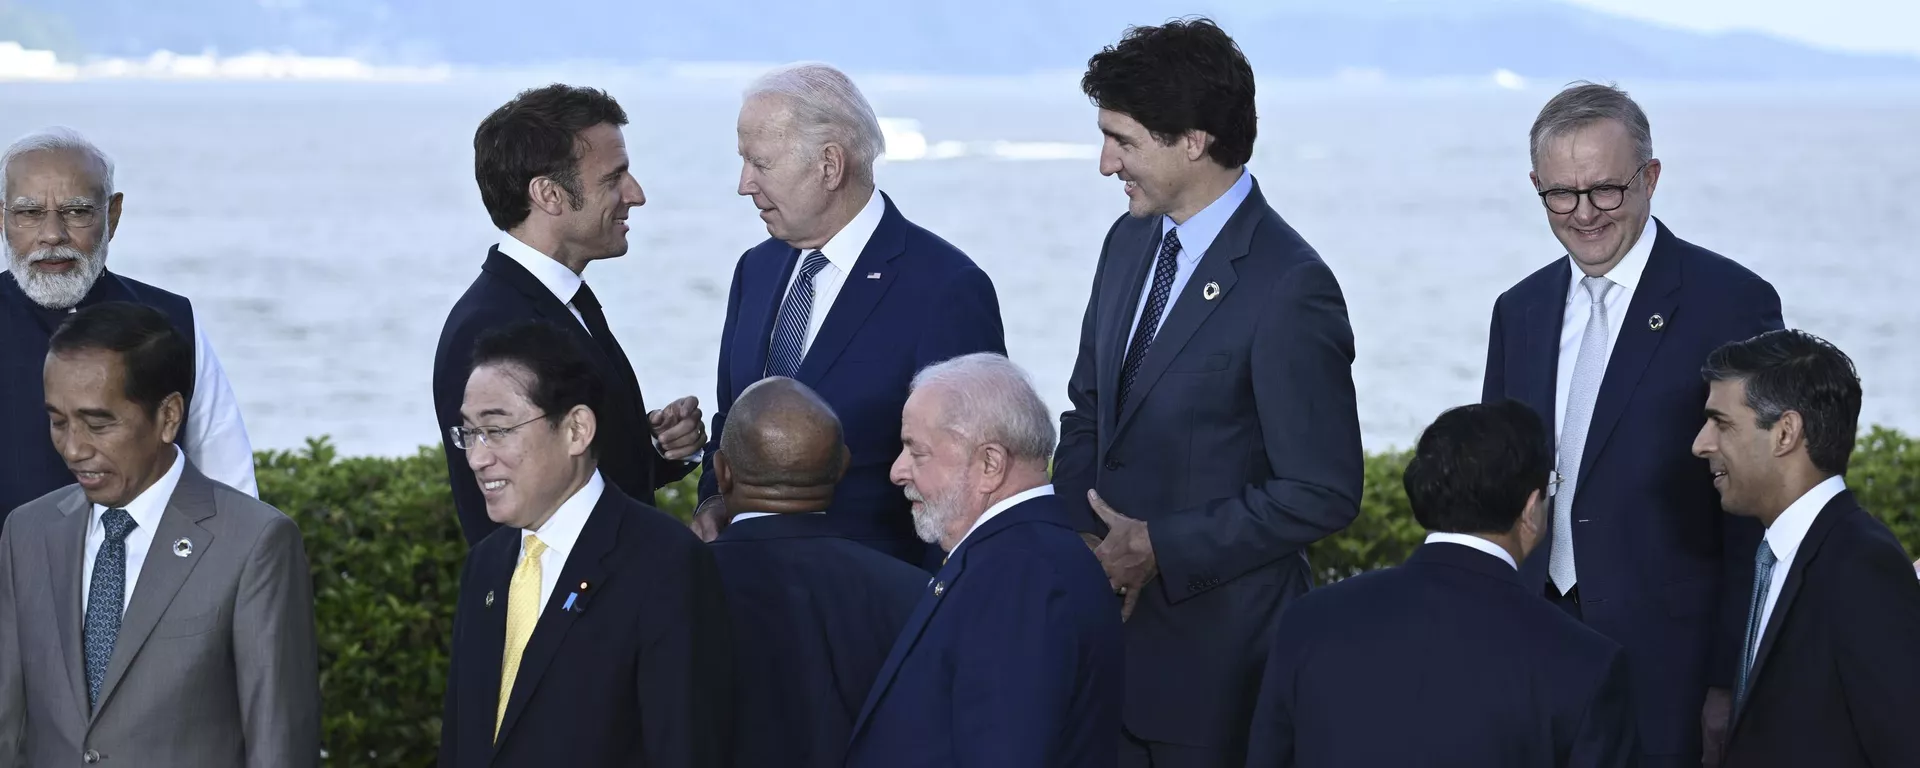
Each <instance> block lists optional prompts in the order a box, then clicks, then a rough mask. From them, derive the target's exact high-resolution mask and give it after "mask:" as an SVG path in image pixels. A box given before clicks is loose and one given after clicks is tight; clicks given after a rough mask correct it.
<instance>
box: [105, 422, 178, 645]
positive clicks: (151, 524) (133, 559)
mask: <svg viewBox="0 0 1920 768" xmlns="http://www.w3.org/2000/svg"><path fill="white" fill-rule="evenodd" d="M186 466H187V462H186V459H185V455H184V454H182V453H181V451H180V449H179V448H178V447H175V448H174V449H173V466H172V467H169V468H168V469H167V473H166V474H164V475H161V476H160V479H159V480H155V481H154V483H153V485H150V486H147V489H146V490H145V491H141V492H140V495H139V496H135V497H134V498H133V501H130V502H128V503H127V506H126V507H124V509H126V510H127V515H128V516H130V517H132V518H133V523H134V526H133V531H132V532H131V533H128V534H127V541H126V544H127V590H126V591H125V592H123V593H121V595H120V611H121V612H122V613H124V612H126V610H127V605H128V603H130V602H132V601H133V586H134V583H135V582H138V581H139V580H140V569H141V568H142V567H144V566H145V565H146V564H147V549H148V548H150V547H152V546H153V532H154V531H156V530H159V528H160V518H161V517H162V516H163V515H165V514H166V512H167V502H168V501H171V500H173V489H175V488H178V487H180V473H181V472H183V471H185V468H186ZM106 514H107V508H106V507H103V506H101V505H99V504H95V505H93V519H92V520H91V521H90V522H88V523H87V557H86V561H85V562H84V563H82V564H81V566H80V615H82V616H85V615H87V599H88V596H90V595H91V594H92V591H93V561H94V559H95V557H96V556H98V555H99V554H100V545H102V544H105V543H107V523H106V521H105V520H104V519H103V516H104V515H106ZM168 546H169V547H171V546H172V542H168Z"/></svg>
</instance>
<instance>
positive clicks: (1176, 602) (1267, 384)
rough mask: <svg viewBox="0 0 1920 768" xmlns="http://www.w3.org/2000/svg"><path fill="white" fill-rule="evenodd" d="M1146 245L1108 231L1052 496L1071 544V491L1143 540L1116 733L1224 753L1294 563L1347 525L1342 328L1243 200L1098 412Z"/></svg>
mask: <svg viewBox="0 0 1920 768" xmlns="http://www.w3.org/2000/svg"><path fill="white" fill-rule="evenodd" d="M1159 244H1160V219H1159V218H1158V217H1154V218H1148V219H1134V218H1130V217H1124V216H1123V217H1121V219H1120V220H1119V221H1117V222H1115V223H1114V225H1113V229H1112V230H1111V231H1110V232H1108V233H1107V242H1106V246H1105V247H1104V248H1103V249H1102V250H1101V253H1100V265H1099V267H1098V268H1097V270H1096V271H1095V273H1094V279H1093V294H1092V297H1091V298H1090V299H1089V300H1088V301H1087V312H1086V318H1085V319H1084V321H1083V322H1082V325H1081V333H1080V356H1079V360H1078V361H1077V362H1076V363H1075V364H1074V368H1073V377H1072V379H1071V381H1070V382H1069V384H1068V390H1067V393H1068V395H1069V396H1070V397H1071V399H1072V402H1073V408H1072V410H1069V411H1067V412H1066V413H1065V414H1063V415H1061V417H1060V449H1059V451H1058V455H1057V458H1056V460H1055V461H1056V463H1055V465H1054V487H1055V488H1057V489H1058V490H1059V493H1060V498H1061V501H1062V503H1063V504H1065V505H1066V507H1067V509H1068V510H1069V514H1071V515H1072V516H1073V519H1074V520H1075V525H1077V526H1078V527H1079V528H1080V529H1081V530H1085V531H1093V532H1096V533H1102V534H1104V533H1105V528H1104V526H1103V525H1101V524H1100V523H1099V522H1098V520H1097V519H1096V518H1095V517H1094V516H1093V514H1092V512H1091V510H1090V509H1089V507H1088V505H1087V499H1086V493H1087V489H1088V488H1098V489H1099V491H1100V495H1101V497H1102V498H1105V499H1106V500H1107V501H1108V502H1110V503H1111V504H1113V505H1114V508H1115V509H1117V510H1118V511H1119V512H1121V513H1122V514H1125V515H1128V516H1130V517H1134V518H1138V519H1141V520H1146V521H1147V522H1148V523H1149V524H1150V527H1149V532H1150V533H1149V535H1150V536H1151V537H1152V539H1153V549H1154V553H1155V555H1156V556H1157V557H1158V559H1159V566H1160V578H1158V579H1155V580H1154V581H1152V582H1149V583H1148V584H1147V586H1146V588H1145V589H1144V590H1143V591H1142V592H1141V595H1140V598H1139V603H1138V605H1137V606H1136V607H1135V608H1134V614H1133V617H1132V618H1131V619H1130V620H1129V621H1128V622H1127V624H1126V633H1127V694H1126V712H1125V718H1126V726H1127V728H1128V729H1129V730H1130V731H1132V732H1133V733H1134V734H1135V735H1137V736H1139V737H1141V738H1144V739H1148V740H1152V741H1164V742H1173V743H1179V744H1187V745H1196V746H1204V747H1211V748H1215V749H1219V750H1223V751H1225V752H1226V753H1228V754H1229V755H1238V754H1240V753H1241V752H1242V751H1243V750H1244V748H1245V744H1246V737H1247V730H1246V729H1247V722H1248V719H1249V718H1250V717H1251V716H1252V714H1253V705H1254V699H1255V696H1256V695H1257V694H1258V692H1259V681H1260V670H1261V667H1262V665H1263V664H1264V663H1265V659H1266V654H1267V648H1268V647H1269V646H1270V645H1271V644H1272V637H1273V635H1272V630H1273V622H1274V619H1275V616H1276V615H1277V614H1278V612H1279V610H1280V606H1281V604H1282V603H1283V602H1284V601H1286V600H1287V599H1289V598H1291V597H1294V596H1297V595H1300V594H1302V593H1304V592H1306V590H1307V587H1308V585H1309V584H1310V583H1311V575H1310V573H1309V570H1308V566H1307V560H1306V555H1305V550H1306V548H1307V545H1308V544H1311V543H1313V542H1315V541H1318V540H1320V539H1322V538H1325V537H1327V536H1329V535H1331V534H1333V533H1335V532H1338V531H1339V530H1341V529H1342V528H1345V527H1346V526H1347V524H1348V523H1349V522H1352V521H1353V518H1354V516H1356V515H1358V514H1359V503H1360V482H1361V452H1360V422H1359V417H1358V416H1357V415H1356V411H1355V406H1354V391H1353V377H1352V374H1351V365H1352V363H1353V355H1354V350H1353V330H1352V328H1351V327H1350V326H1349V325H1348V323H1347V309H1346V302H1345V300H1344V299H1343V298H1342V296H1341V294H1340V286H1339V285H1338V283H1336V282H1335V281H1334V277H1333V272H1332V271H1331V270H1329V269H1328V268H1327V265H1326V263H1325V262H1323V261H1321V260H1320V257H1319V255H1318V254H1316V253H1315V252H1314V250H1313V248H1312V247H1310V246H1308V245H1307V243H1306V242H1305V241H1304V240H1301V239H1300V235H1299V234H1298V233H1296V232H1294V231H1293V229H1292V228H1291V227H1289V226H1287V223H1286V222H1284V221H1282V220H1281V219H1280V215H1279V214H1277V213H1274V211H1273V209H1272V208H1271V207H1269V206H1268V205H1267V201H1266V198H1265V197H1263V196H1262V195H1261V194H1260V186H1259V184H1258V183H1255V184H1254V187H1253V191H1252V193H1251V194H1250V195H1249V196H1248V197H1247V199H1246V201H1245V202H1243V203H1242V204H1241V205H1240V208H1239V210H1237V211H1235V212H1234V213H1233V216H1232V217H1231V218H1230V219H1228V221H1227V224H1226V227H1225V228H1224V229H1222V230H1221V232H1220V235H1219V237H1217V238H1216V239H1215V240H1214V241H1213V245H1212V246H1211V247H1210V248H1208V249H1207V253H1206V255H1205V256H1203V257H1202V258H1201V260H1200V263H1199V265H1198V267H1197V268H1196V270H1195V271H1194V273H1193V277H1192V279H1191V280H1190V281H1189V282H1188V283H1187V287H1186V289H1185V291H1184V293H1183V294H1182V295H1181V296H1178V297H1176V298H1175V299H1174V302H1173V304H1172V307H1171V308H1170V309H1169V310H1168V314H1167V317H1166V320H1165V321H1164V323H1163V324H1162V325H1161V327H1160V331H1159V333H1158V335H1157V336H1156V337H1155V339H1154V342H1153V346H1152V347H1151V348H1150V350H1149V351H1148V353H1147V355H1146V357H1145V359H1144V362H1143V363H1142V365H1141V368H1140V372H1139V374H1138V376H1137V378H1136V379H1135V381H1134V386H1133V391H1132V392H1131V393H1130V394H1129V401H1128V403H1127V404H1126V407H1125V408H1124V409H1122V410H1119V412H1118V413H1116V412H1115V411H1116V404H1115V402H1114V398H1115V390H1116V389H1117V388H1118V386H1119V382H1120V368H1121V361H1122V359H1123V358H1124V357H1125V356H1126V349H1127V343H1128V340H1129V335H1130V334H1131V333H1132V330H1133V319H1134V318H1133V316H1134V312H1135V310H1136V308H1137V307H1138V305H1139V301H1140V292H1141V290H1142V286H1144V285H1145V281H1146V279H1147V275H1148V273H1149V272H1150V271H1151V269H1152V265H1153V257H1154V254H1155V253H1156V251H1157V250H1158V249H1159ZM1209 283H1217V284H1218V285H1219V290H1220V293H1219V296H1218V297H1217V298H1215V299H1214V300H1212V301H1208V300H1206V299H1205V298H1204V296H1203V291H1204V290H1205V286H1207V285H1208V284H1209ZM1230 759H1231V758H1230Z"/></svg>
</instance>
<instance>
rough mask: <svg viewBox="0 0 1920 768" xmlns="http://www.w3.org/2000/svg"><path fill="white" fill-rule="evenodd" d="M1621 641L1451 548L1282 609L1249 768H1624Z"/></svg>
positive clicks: (1628, 727) (1489, 561)
mask: <svg viewBox="0 0 1920 768" xmlns="http://www.w3.org/2000/svg"><path fill="white" fill-rule="evenodd" d="M1638 752H1639V750H1638V748H1637V745H1636V744H1635V741H1634V722H1633V713H1632V710H1631V702H1630V694H1629V692H1628V685H1627V659H1626V654H1625V652H1623V651H1622V650H1621V648H1620V645H1619V644H1618V643H1615V642H1613V641H1612V640H1608V639H1607V638H1605V637H1603V636H1601V635H1600V633H1598V632H1595V631H1593V630H1591V629H1588V628H1587V627H1585V626H1582V625H1581V624H1580V622H1578V621H1576V620H1574V619H1573V618H1572V617H1571V616H1568V615H1567V614H1566V612H1565V611H1562V610H1560V609H1558V608H1555V607H1554V606H1553V605H1552V604H1550V603H1548V602H1547V601H1545V600H1542V599H1540V597H1539V595H1537V594H1535V593H1533V592H1530V591H1528V590H1527V589H1525V588H1524V587H1522V586H1521V584H1520V578H1519V575H1518V574H1517V573H1515V572H1514V569H1513V566H1510V565H1507V563H1506V561H1504V560H1501V559H1499V558H1497V557H1494V556H1493V555H1490V554H1487V553H1485V552H1479V551H1476V550H1474V549H1472V548H1470V547H1466V546H1463V545H1460V544H1453V543H1435V544H1427V545H1423V546H1421V547H1420V548H1419V549H1417V550H1414V553H1413V556H1412V557H1410V558H1408V559H1407V562H1406V564H1405V565H1402V566H1400V567H1398V568H1388V569H1386V570H1382V571H1374V572H1371V573H1365V574H1361V575H1359V576H1355V577H1353V578H1350V579H1347V580H1345V581H1342V582H1340V583H1338V584H1333V585H1330V586H1327V587H1324V588H1322V589H1318V590H1315V591H1314V592H1313V593H1311V594H1309V595H1307V596H1305V597H1302V598H1301V599H1299V600H1296V601H1294V602H1293V604H1292V605H1290V606H1288V608H1287V610H1286V612H1284V613H1282V614H1281V617H1280V626H1279V629H1278V630H1277V638H1276V640H1275V644H1274V649H1273V653H1272V655H1270V656H1269V657H1268V659H1267V670H1266V679H1265V681H1264V682H1263V684H1262V686H1261V692H1260V707H1259V709H1258V710H1257V711H1256V714H1255V716H1254V725H1253V738H1252V742H1251V752H1250V754H1249V757H1248V760H1247V768H1281V767H1282V766H1284V767H1286V768H1293V766H1301V767H1302V768H1333V767H1334V766H1352V767H1353V768H1370V767H1371V766H1391V765H1420V766H1434V767H1435V768H1438V767H1440V766H1459V767H1460V768H1503V767H1508V766H1510V767H1511V768H1542V767H1544V766H1582V767H1588V766H1596V767H1597V766H1627V765H1632V764H1634V761H1635V760H1636V759H1637V758H1638V756H1639V754H1638Z"/></svg>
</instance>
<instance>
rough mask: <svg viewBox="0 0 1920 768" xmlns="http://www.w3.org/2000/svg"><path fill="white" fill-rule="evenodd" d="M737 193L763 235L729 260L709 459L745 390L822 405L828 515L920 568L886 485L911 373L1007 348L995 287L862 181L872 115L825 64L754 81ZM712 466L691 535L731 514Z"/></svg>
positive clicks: (901, 503) (919, 549)
mask: <svg viewBox="0 0 1920 768" xmlns="http://www.w3.org/2000/svg"><path fill="white" fill-rule="evenodd" d="M738 128H739V140H740V146H739V150H740V158H741V171H740V188H739V190H738V191H739V193H740V194H741V195H744V196H748V197H751V198H752V199H753V204H754V207H755V208H758V209H759V211H760V219H761V221H763V222H765V224H766V227H767V233H768V234H769V235H771V237H770V238H768V239H767V240H766V242H763V243H761V244H759V245H757V246H754V247H753V248H752V249H750V250H748V251H747V252H746V253H745V254H744V255H742V256H741V257H740V261H739V263H738V265H737V266H736V267H735V268H734V273H733V289H732V291H731V293H729V294H728V298H727V320H726V326H725V329H724V330H723V332H722V334H721V337H720V361H719V384H718V387H717V389H718V393H717V394H718V402H719V405H718V407H717V408H715V410H714V416H713V430H712V439H711V441H710V442H709V443H708V444H707V456H708V457H709V459H708V460H709V461H711V457H712V456H713V454H714V452H715V451H716V450H718V448H719V445H720V437H721V435H722V433H723V432H724V431H725V428H726V421H727V409H728V408H729V407H731V406H732V404H733V401H734V400H735V398H738V397H739V396H740V393H741V392H743V391H745V390H746V388H747V387H748V386H751V385H752V384H753V383H754V382H756V381H759V380H761V379H762V378H765V377H768V376H788V377H791V378H793V379H796V380H798V381H799V382H800V383H802V384H805V385H807V386H808V387H809V388H811V389H813V390H814V391H815V392H817V393H819V395H820V396H821V397H822V398H823V399H825V400H826V401H827V404H828V405H830V406H832V408H833V411H834V412H835V413H836V414H839V416H840V419H841V422H842V424H843V425H844V426H845V428H846V441H847V447H848V448H849V449H851V450H852V452H853V461H852V463H851V464H850V465H849V466H848V469H847V474H846V478H845V479H844V480H842V481H841V482H840V485H839V486H838V488H837V490H836V491H835V494H834V502H833V506H832V507H830V508H829V509H828V510H827V516H828V517H829V518H831V519H833V520H834V521H835V523H836V524H837V525H838V527H839V528H840V529H841V532H842V533H843V534H845V535H846V536H848V537H849V538H853V539H855V540H857V541H860V542H862V543H864V544H867V545H868V546H872V547H874V548H876V549H879V550H881V551H883V552H887V553H889V554H891V555H894V556H895V557H899V558H900V559H902V560H905V561H907V562H910V563H913V564H915V565H920V566H923V567H926V568H929V569H932V568H933V567H936V561H937V559H938V553H936V552H933V551H932V550H931V549H930V548H928V547H927V546H926V545H925V544H923V543H921V542H920V541H919V540H918V539H916V538H914V536H913V526H912V523H911V521H910V519H909V517H908V514H907V503H906V500H905V499H904V498H902V497H901V496H900V492H899V490H897V489H895V488H893V487H892V485H891V484H890V483H889V482H888V481H887V464H888V462H890V461H892V459H893V457H894V456H895V455H896V454H898V453H899V452H900V435H899V432H900V409H901V407H902V405H904V404H905V402H906V399H907V385H908V383H909V381H910V379H912V377H913V375H914V372H915V371H918V370H920V369H921V368H924V367H926V366H927V365H928V364H931V363H934V362H937V361H940V360H945V359H947V358H951V357H954V356H957V355H963V354H967V353H970V352H997V353H1003V354H1004V353H1005V352H1006V340H1005V334H1004V332H1003V330H1002V327H1001V323H1000V304H999V299H998V298H997V297H996V296H995V294H994V289H993V281H992V280H990V279H988V277H987V275H986V273H985V272H982V271H981V270H980V268H979V267H977V266H975V265H974V263H973V261H972V260H971V259H969V258H967V256H966V254H964V253H961V252H960V250H959V249H957V248H955V247H953V246H952V245H949V244H948V243H947V242H946V241H945V240H942V239H940V238H939V237H938V236H936V235H934V234H933V233H932V232H928V231H927V230H925V229H922V228H920V227H919V226H916V225H915V224H913V223H912V222H910V221H908V220H907V219H906V217H905V216H902V215H901V213H900V211H899V209H897V208H895V207H894V204H893V200H892V199H891V198H889V197H888V196H887V195H886V194H885V193H882V192H879V191H878V190H877V189H876V188H875V185H874V161H875V160H876V159H877V158H878V157H879V156H880V154H881V153H882V152H884V151H885V148H886V147H885V144H886V142H885V140H884V138H883V137H882V135H881V133H880V122H879V120H878V119H877V118H875V117H874V113H873V108H872V107H871V106H869V105H868V104H867V100H866V97H865V96H862V95H861V93H860V89H859V88H857V87H855V86H854V84H853V82H852V81H851V80H849V79H848V78H847V76H846V75H845V74H842V73H841V72H840V71H839V70H836V69H834V68H833V67H830V66H827V65H824V64H810V63H803V64H795V65H789V66H786V67H782V68H779V69H776V70H774V71H772V72H769V73H767V74H766V75H764V76H762V77H760V78H759V79H758V80H756V81H755V82H754V83H753V84H752V85H751V86H749V87H748V88H747V90H746V94H745V97H744V104H743V105H742V107H741V109H740V120H739V126H738ZM712 470H713V467H712V466H708V467H707V472H706V474H705V476H703V477H702V479H701V482H700V498H701V499H702V503H701V505H700V510H699V512H698V514H696V516H695V519H694V530H695V531H696V532H698V533H699V534H700V536H701V538H703V539H706V540H708V541H712V540H713V539H714V537H715V536H717V535H718V534H719V531H720V529H721V528H724V527H725V526H726V525H727V523H728V522H729V521H730V519H731V518H730V515H729V513H728V511H727V509H726V504H725V502H724V500H722V499H721V498H720V495H719V489H718V488H717V487H716V486H715V484H714V475H713V471H712Z"/></svg>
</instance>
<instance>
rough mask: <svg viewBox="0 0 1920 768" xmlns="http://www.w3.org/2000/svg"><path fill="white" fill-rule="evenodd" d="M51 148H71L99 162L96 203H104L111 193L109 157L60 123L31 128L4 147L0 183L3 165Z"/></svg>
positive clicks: (5, 169) (76, 132) (4, 175)
mask: <svg viewBox="0 0 1920 768" xmlns="http://www.w3.org/2000/svg"><path fill="white" fill-rule="evenodd" d="M52 149H75V150H79V151H81V152H83V153H85V154H86V155H88V156H89V157H92V158H93V159H94V161H95V162H98V163H99V164H100V167H101V169H102V170H101V173H100V187H101V189H100V197H101V198H102V199H101V200H99V201H98V203H97V204H99V205H105V204H106V199H105V198H109V197H113V158H111V157H108V156H107V153H105V152H102V151H100V148H99V147H97V146H94V144H93V142H91V141H88V140H87V137H85V136H83V135H81V134H80V132H79V131H76V130H74V129H72V128H68V127H66V126H63V125H56V126H50V127H47V128H42V129H40V130H37V131H34V132H32V133H29V134H27V135H25V136H22V137H20V139H19V140H17V141H15V142H13V144H12V145H11V146H9V147H7V153H6V154H5V155H4V156H0V185H4V184H5V183H6V179H7V169H8V167H10V166H12V165H13V161H14V159H16V158H19V157H21V156H23V155H27V154H31V153H34V152H43V151H46V150H52ZM0 191H5V190H0Z"/></svg>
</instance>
